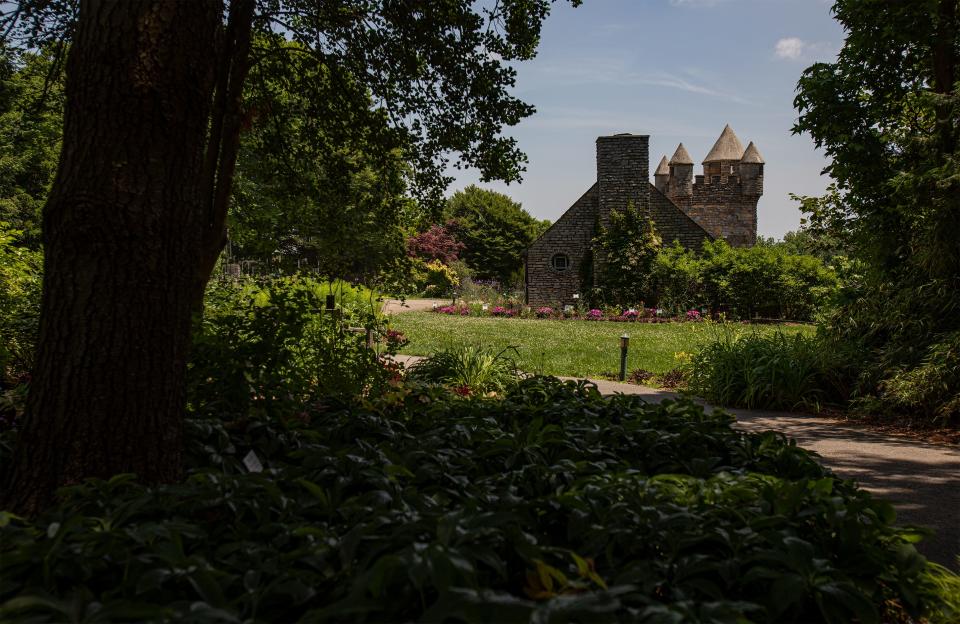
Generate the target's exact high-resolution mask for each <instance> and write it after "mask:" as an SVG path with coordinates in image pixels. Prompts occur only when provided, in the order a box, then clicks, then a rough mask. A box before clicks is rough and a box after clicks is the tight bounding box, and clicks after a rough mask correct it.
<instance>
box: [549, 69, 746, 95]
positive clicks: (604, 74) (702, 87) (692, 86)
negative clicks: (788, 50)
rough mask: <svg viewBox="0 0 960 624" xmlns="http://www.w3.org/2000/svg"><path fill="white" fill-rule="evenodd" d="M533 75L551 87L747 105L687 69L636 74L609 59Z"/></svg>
mask: <svg viewBox="0 0 960 624" xmlns="http://www.w3.org/2000/svg"><path fill="white" fill-rule="evenodd" d="M531 69H532V68H531ZM534 71H536V72H537V73H540V74H541V75H542V76H544V77H549V80H550V82H551V84H553V85H555V86H558V85H567V86H579V85H587V84H615V85H620V86H624V87H629V86H651V87H663V88H667V89H677V90H679V91H686V92H687V93H694V94H697V95H703V96H706V97H713V98H717V99H721V100H727V101H730V102H735V103H737V104H750V103H751V102H750V101H749V100H747V99H745V98H743V97H741V96H740V95H737V94H735V93H732V92H730V91H728V90H726V89H724V88H722V87H718V86H717V85H716V84H715V83H714V82H713V81H710V80H707V79H706V78H705V77H704V76H703V74H702V72H698V71H697V70H695V69H691V68H688V69H686V70H683V71H681V72H678V73H668V72H664V71H644V72H638V71H636V70H633V69H631V68H629V67H628V66H627V65H626V64H625V63H623V62H618V61H614V60H609V59H587V60H582V61H580V62H579V63H564V64H562V65H561V64H541V65H539V66H538V67H537V68H536V69H535V70H534ZM714 78H716V77H714Z"/></svg>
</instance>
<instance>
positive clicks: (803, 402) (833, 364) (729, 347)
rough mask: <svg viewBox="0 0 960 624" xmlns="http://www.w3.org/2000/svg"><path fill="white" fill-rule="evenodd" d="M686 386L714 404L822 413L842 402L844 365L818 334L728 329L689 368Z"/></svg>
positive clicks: (706, 347)
mask: <svg viewBox="0 0 960 624" xmlns="http://www.w3.org/2000/svg"><path fill="white" fill-rule="evenodd" d="M688 371H689V380H688V387H689V389H690V391H691V392H693V393H694V394H697V395H700V396H702V397H704V398H705V399H707V400H709V401H711V402H712V403H714V404H716V405H723V406H730V407H746V408H748V409H755V408H763V409H775V410H793V409H819V407H820V406H821V405H822V404H824V403H828V402H834V401H839V400H842V399H844V398H846V397H845V396H844V393H845V392H846V390H845V383H844V366H843V365H841V364H840V359H839V356H838V354H837V352H836V351H835V350H833V349H831V348H828V347H827V346H826V345H825V344H824V343H823V341H822V338H820V337H819V336H806V335H804V334H801V333H796V334H793V335H789V336H788V335H786V334H784V333H782V332H779V331H777V332H774V333H770V334H760V333H758V332H752V331H751V332H742V331H741V332H737V331H734V330H730V329H729V328H726V327H725V328H724V329H723V330H722V331H721V332H720V333H719V334H718V336H717V337H716V338H715V339H714V340H713V341H712V342H710V343H708V344H707V345H706V346H704V347H703V348H702V349H701V350H700V351H699V352H698V353H697V354H696V355H694V357H693V359H692V361H691V363H690V365H689V366H688Z"/></svg>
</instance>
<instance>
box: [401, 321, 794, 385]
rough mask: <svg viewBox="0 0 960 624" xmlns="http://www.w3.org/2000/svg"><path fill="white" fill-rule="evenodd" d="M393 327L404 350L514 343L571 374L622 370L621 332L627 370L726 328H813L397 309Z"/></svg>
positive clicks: (665, 358) (531, 361) (657, 361)
mask: <svg viewBox="0 0 960 624" xmlns="http://www.w3.org/2000/svg"><path fill="white" fill-rule="evenodd" d="M391 327H392V328H393V329H397V330H400V331H402V332H403V333H405V334H406V335H407V337H408V338H409V339H410V344H409V345H408V346H407V347H406V348H405V349H403V351H402V353H407V354H410V355H430V354H431V353H433V352H434V351H436V350H437V349H440V348H443V347H448V346H453V345H461V344H471V345H483V346H490V347H496V348H498V349H503V348H506V347H510V346H515V347H517V351H518V352H519V362H518V364H519V366H520V368H521V369H523V370H526V371H530V372H542V373H546V374H550V375H566V376H571V377H582V376H587V375H596V374H598V373H602V372H607V371H610V372H615V371H619V370H620V344H619V337H620V335H621V334H623V333H627V334H629V335H630V352H629V357H628V359H627V370H628V371H630V370H634V369H637V368H645V369H647V370H649V371H653V372H654V373H665V372H666V371H668V370H670V369H672V368H676V366H677V363H678V361H677V358H676V357H675V354H677V353H679V352H685V353H691V352H694V351H696V350H697V347H698V345H700V344H702V343H703V342H705V341H709V340H710V338H712V337H713V336H715V335H717V334H718V333H720V332H722V331H759V332H773V331H777V330H778V329H780V330H782V331H784V332H787V333H794V332H798V331H803V332H813V326H809V325H804V326H797V325H789V326H776V325H750V326H748V325H741V324H726V325H719V324H715V323H657V324H650V323H610V322H607V321H600V322H590V321H544V320H533V319H530V320H526V319H507V318H480V317H460V316H448V315H445V314H436V313H433V312H405V313H402V314H396V315H394V316H393V317H391Z"/></svg>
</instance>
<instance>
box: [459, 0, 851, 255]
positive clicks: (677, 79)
mask: <svg viewBox="0 0 960 624" xmlns="http://www.w3.org/2000/svg"><path fill="white" fill-rule="evenodd" d="M830 6H831V2H828V1H826V0H586V1H585V2H584V3H583V5H581V6H580V7H578V8H576V9H573V8H571V7H570V6H569V5H568V4H567V3H562V2H558V3H557V4H555V5H554V9H553V12H552V14H551V16H550V17H549V18H548V19H547V21H546V23H545V24H544V28H543V37H542V41H541V46H540V51H539V54H538V56H537V58H536V59H534V60H533V61H530V62H526V63H521V64H520V65H518V67H517V70H518V76H517V87H516V89H515V91H514V93H515V94H516V95H517V96H518V97H520V98H521V99H523V100H524V101H526V102H528V103H530V104H533V105H534V106H536V107H537V112H536V113H535V114H534V115H533V116H532V117H530V118H528V119H526V120H524V121H523V122H521V124H520V125H518V126H516V127H514V128H512V129H509V130H510V131H509V134H510V135H511V136H514V137H516V138H517V139H518V141H519V143H520V147H521V149H523V150H524V151H525V152H526V154H527V156H528V157H529V160H530V162H529V163H528V165H527V172H526V174H525V175H524V180H523V182H522V183H520V184H511V185H509V186H507V185H504V184H500V183H485V184H484V183H479V178H478V175H477V173H476V172H474V171H453V172H452V175H456V176H457V179H456V182H455V183H454V184H453V185H452V188H451V192H452V191H454V190H457V189H460V188H463V187H464V186H466V185H468V184H472V183H478V184H480V185H481V186H484V187H486V188H493V189H495V190H498V191H501V192H504V193H507V194H508V195H510V196H511V197H512V198H514V199H515V200H517V201H519V202H521V203H522V204H523V206H524V208H526V209H527V210H528V211H530V212H531V213H532V214H533V215H535V216H536V217H539V218H541V219H550V220H556V219H557V217H559V216H560V215H561V214H562V213H563V211H564V210H566V209H567V208H568V207H569V206H570V204H572V203H573V202H574V201H575V200H576V199H577V198H578V197H579V196H580V195H581V194H582V193H583V192H584V191H585V190H586V189H587V188H588V187H589V186H590V185H591V184H592V183H593V181H594V180H595V178H596V164H595V152H594V150H595V147H594V145H595V140H596V137H597V136H600V135H605V134H616V133H618V132H633V133H637V134H649V135H650V152H651V154H650V160H651V162H650V167H651V171H650V174H651V176H652V174H653V171H652V169H653V168H655V167H656V165H657V162H658V161H659V160H660V156H661V155H664V154H665V155H666V156H667V158H668V159H669V157H670V156H671V155H672V154H673V151H674V149H676V146H677V144H678V143H679V142H681V141H682V142H683V144H684V145H685V146H686V147H687V149H688V151H689V152H690V155H691V156H692V157H693V159H694V161H695V162H697V163H698V165H697V167H696V173H701V169H700V165H699V162H700V161H701V160H702V159H703V157H704V156H705V155H706V154H707V152H708V151H709V149H710V147H711V146H712V145H713V142H714V141H715V140H716V139H717V137H718V136H719V135H720V131H721V130H723V126H724V124H725V123H729V124H730V125H731V126H732V127H733V129H734V131H735V132H736V133H737V135H738V136H739V137H740V140H741V141H742V142H743V144H744V145H746V144H747V143H748V142H749V141H751V140H752V141H754V142H755V143H756V144H757V147H758V148H759V149H760V153H761V154H762V155H763V157H764V159H765V160H766V162H767V165H766V169H765V172H764V173H765V180H764V182H765V193H764V196H763V197H762V198H761V199H760V204H759V207H758V220H759V225H758V230H759V233H760V234H762V235H764V236H775V237H778V238H779V237H781V236H782V235H783V234H784V233H785V232H787V231H789V230H794V229H796V228H797V226H798V225H799V223H800V216H801V215H800V212H799V210H798V209H797V205H796V202H793V201H791V200H790V198H789V194H790V193H797V194H801V195H817V194H820V193H822V191H823V190H824V188H825V187H826V185H827V184H828V182H829V181H828V179H827V178H826V177H824V176H821V175H820V171H821V170H822V169H823V167H824V165H825V164H826V161H825V159H824V157H823V155H822V154H821V153H819V152H818V151H817V150H816V149H815V148H814V146H813V142H812V141H811V140H810V138H809V137H807V136H805V135H803V136H795V135H793V134H791V132H790V128H791V126H792V125H793V123H794V121H795V120H796V111H795V110H794V108H793V98H794V95H795V93H794V92H795V89H796V83H797V79H798V78H799V77H800V73H801V72H802V71H803V69H804V68H806V67H807V66H808V65H810V64H811V63H813V62H815V61H824V60H827V61H828V60H832V59H833V58H834V57H835V55H836V52H837V50H839V48H840V45H841V44H842V42H843V31H842V29H841V28H840V27H839V25H838V24H837V23H836V22H835V21H833V20H832V19H831V17H830ZM651 179H652V178H651Z"/></svg>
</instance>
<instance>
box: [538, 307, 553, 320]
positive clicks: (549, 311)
mask: <svg viewBox="0 0 960 624" xmlns="http://www.w3.org/2000/svg"><path fill="white" fill-rule="evenodd" d="M552 315H553V308H548V307H543V308H537V318H546V317H548V316H552Z"/></svg>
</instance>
